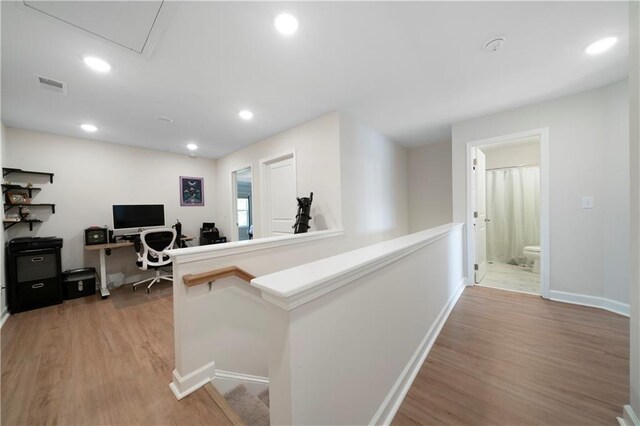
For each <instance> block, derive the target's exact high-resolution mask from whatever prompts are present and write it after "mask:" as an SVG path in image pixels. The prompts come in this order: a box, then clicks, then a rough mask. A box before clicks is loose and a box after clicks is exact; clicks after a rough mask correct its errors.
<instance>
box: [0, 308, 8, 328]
mask: <svg viewBox="0 0 640 426" xmlns="http://www.w3.org/2000/svg"><path fill="white" fill-rule="evenodd" d="M8 319H9V310H8V309H6V310H5V311H4V312H3V313H2V316H0V328H2V326H3V325H4V323H5V322H7V320H8Z"/></svg>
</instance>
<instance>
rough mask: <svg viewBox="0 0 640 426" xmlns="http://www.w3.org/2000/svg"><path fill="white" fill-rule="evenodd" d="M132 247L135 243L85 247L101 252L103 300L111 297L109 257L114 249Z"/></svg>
mask: <svg viewBox="0 0 640 426" xmlns="http://www.w3.org/2000/svg"><path fill="white" fill-rule="evenodd" d="M132 246H133V241H123V242H120V243H107V244H96V245H91V246H84V249H85V250H100V295H101V296H102V298H103V299H106V298H107V297H109V294H110V293H109V289H108V288H107V255H109V254H111V250H113V249H119V248H123V247H132Z"/></svg>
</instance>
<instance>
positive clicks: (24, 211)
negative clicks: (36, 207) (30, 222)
mask: <svg viewBox="0 0 640 426" xmlns="http://www.w3.org/2000/svg"><path fill="white" fill-rule="evenodd" d="M18 214H19V215H20V217H21V218H22V219H29V215H30V214H31V210H29V207H20V210H19V211H18Z"/></svg>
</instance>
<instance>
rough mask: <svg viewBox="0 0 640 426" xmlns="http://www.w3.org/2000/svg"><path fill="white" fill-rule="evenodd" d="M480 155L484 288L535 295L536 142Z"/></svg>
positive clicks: (525, 141) (537, 262) (486, 150)
mask: <svg viewBox="0 0 640 426" xmlns="http://www.w3.org/2000/svg"><path fill="white" fill-rule="evenodd" d="M478 150H480V151H481V152H482V153H483V154H484V159H485V171H484V174H485V176H484V178H485V179H484V181H485V185H484V189H485V193H484V197H485V206H486V214H485V220H484V221H485V225H486V231H485V238H486V242H485V243H486V274H485V275H484V277H483V278H482V280H480V281H479V282H477V284H479V285H483V286H488V287H497V288H504V289H507V290H516V291H522V292H526V293H534V294H540V141H539V140H538V138H537V137H531V138H525V139H521V140H515V141H512V142H506V143H504V144H499V145H497V144H494V145H488V146H484V147H479V148H478Z"/></svg>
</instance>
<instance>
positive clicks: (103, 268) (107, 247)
mask: <svg viewBox="0 0 640 426" xmlns="http://www.w3.org/2000/svg"><path fill="white" fill-rule="evenodd" d="M193 239H194V237H187V236H183V237H180V241H183V242H187V241H192V240H193ZM132 246H133V241H121V242H119V243H107V244H95V245H90V246H84V249H85V250H100V295H101V296H102V298H103V299H106V298H107V297H109V294H110V293H109V289H108V288H107V256H109V255H110V254H111V250H115V249H119V248H124V247H132Z"/></svg>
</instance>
